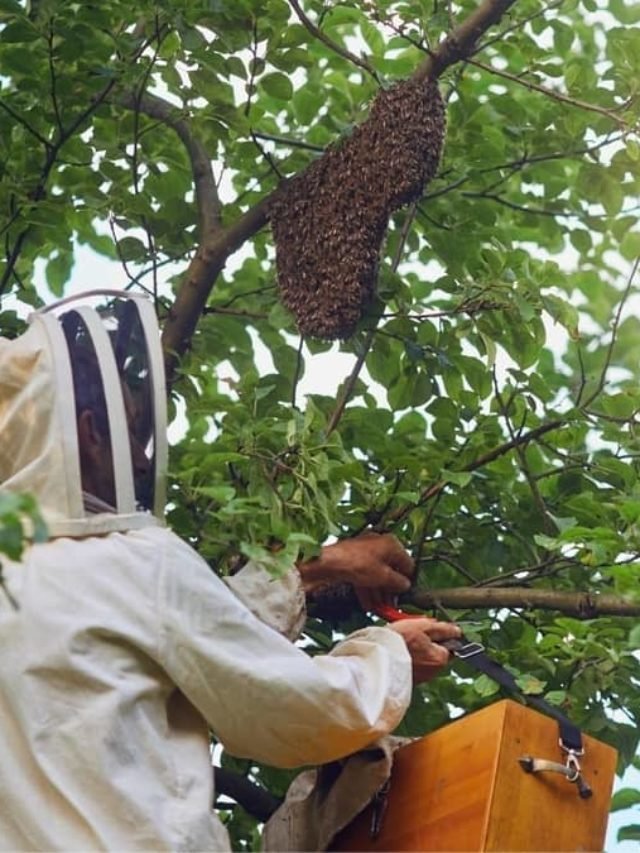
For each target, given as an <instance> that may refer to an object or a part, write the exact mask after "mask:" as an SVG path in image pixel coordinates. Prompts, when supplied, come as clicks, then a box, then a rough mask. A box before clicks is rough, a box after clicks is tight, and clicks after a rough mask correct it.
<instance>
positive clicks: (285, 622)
mask: <svg viewBox="0 0 640 853" xmlns="http://www.w3.org/2000/svg"><path fill="white" fill-rule="evenodd" d="M100 305H101V307H100V308H94V307H91V304H89V302H88V301H87V300H86V299H84V300H80V301H74V300H65V301H63V302H62V303H59V304H58V305H57V306H53V307H52V308H51V309H46V310H44V311H41V312H37V313H36V314H35V315H34V316H33V317H32V319H31V322H30V325H29V328H28V330H27V331H26V332H25V333H24V334H23V335H22V336H21V337H19V338H17V339H15V340H11V341H9V340H5V339H2V338H0V488H1V489H2V490H6V491H10V492H17V493H21V492H30V493H32V494H33V495H35V496H36V498H37V499H38V501H39V505H40V508H41V511H42V513H43V515H44V518H45V520H46V522H47V524H48V528H49V532H50V537H51V538H50V539H49V541H47V542H46V543H44V544H37V545H33V546H31V547H30V548H29V549H28V550H27V551H26V552H25V555H24V558H23V560H22V561H21V562H20V563H11V562H8V561H6V560H4V558H3V572H4V577H5V582H6V584H7V589H8V591H9V593H10V596H0V754H1V755H2V760H1V761H0V796H1V798H2V808H1V809H0V848H1V849H4V850H9V849H10V850H65V851H71V850H99V849H105V850H112V851H115V850H125V849H126V850H171V851H180V850H183V851H187V850H189V851H192V850H209V851H210V850H228V849H229V840H228V837H227V834H226V831H225V829H224V828H223V826H222V824H221V822H220V821H219V820H218V818H217V817H216V815H215V813H214V812H213V810H212V803H213V799H214V791H213V778H212V772H211V757H210V731H212V732H213V733H214V734H215V736H216V737H217V738H218V739H219V740H220V741H221V742H222V744H223V745H224V747H225V749H227V750H228V751H229V752H230V753H232V754H234V755H237V756H241V757H247V758H252V759H255V760H257V761H261V762H265V763H268V764H271V765H275V766H279V767H294V766H297V765H305V764H319V763H324V762H327V761H331V760H334V759H336V758H339V757H341V756H344V755H347V754H349V753H352V752H355V751H357V750H358V749H360V748H362V747H364V746H366V745H367V744H369V743H370V742H372V741H373V740H375V739H376V738H377V737H378V736H380V735H384V734H386V733H388V732H390V731H392V730H393V729H394V727H395V726H396V725H397V724H398V722H399V721H400V719H401V718H402V715H403V714H404V712H405V709H406V708H407V705H408V703H409V698H410V692H411V685H412V666H413V670H414V673H417V674H418V676H419V677H420V678H425V677H429V676H430V675H431V674H433V673H434V672H435V671H436V670H437V669H438V668H439V667H440V666H442V665H443V664H444V663H445V662H446V660H447V652H446V651H445V650H444V649H443V648H442V647H440V646H438V645H436V644H435V643H434V642H432V640H437V639H445V638H448V637H452V636H457V634H458V629H457V628H455V627H454V626H451V625H446V624H442V623H439V622H435V621H434V620H427V619H424V620H415V621H414V622H408V621H404V622H400V623H397V625H395V626H394V627H393V629H389V628H382V627H372V628H367V629H365V630H362V631H358V632H356V633H354V634H352V635H351V636H349V637H348V638H347V639H346V640H344V641H343V642H341V643H339V644H338V645H337V646H336V647H335V649H334V650H333V651H332V653H331V654H329V655H326V656H321V657H314V658H311V657H309V656H308V655H307V654H305V652H304V651H302V650H301V649H299V648H297V647H296V646H295V645H294V644H293V643H292V642H291V641H290V639H287V637H293V636H294V635H295V634H296V632H297V631H298V630H299V629H300V627H301V625H302V623H303V620H304V590H305V588H306V589H307V590H309V589H313V588H315V587H316V586H317V585H319V584H327V583H329V584H330V583H335V582H344V581H349V582H351V583H352V584H354V586H356V587H357V588H358V590H359V591H360V593H361V595H362V596H364V598H365V599H366V597H367V596H371V597H373V598H378V599H384V598H385V597H386V598H388V597H389V596H392V595H394V594H397V593H398V592H400V591H402V590H403V589H405V588H406V587H407V586H408V583H409V581H408V580H407V576H408V575H409V574H410V573H411V561H410V560H409V558H408V557H407V555H406V554H405V552H404V551H403V550H402V549H401V548H400V546H399V545H398V543H397V542H396V541H395V540H394V539H392V538H391V537H386V536H379V537H375V536H368V537H363V538H361V539H359V540H358V539H355V540H351V541H348V542H344V543H337V544H335V545H332V546H330V547H329V548H326V549H324V550H323V551H322V553H321V555H320V557H318V558H317V559H315V560H313V561H311V562H310V563H307V564H304V565H303V566H301V567H299V569H292V571H291V572H290V574H289V575H288V576H287V577H285V578H284V579H282V580H281V581H271V579H270V578H269V577H268V575H267V574H266V572H265V571H264V570H263V569H261V567H260V566H257V565H255V564H249V565H248V566H246V567H245V568H244V569H243V570H242V571H241V572H240V573H239V574H238V575H236V576H235V577H234V578H231V579H230V580H229V583H228V584H225V583H224V582H223V581H222V580H220V579H219V578H218V577H216V576H215V575H214V574H213V572H212V571H211V570H210V568H209V567H208V566H207V564H206V563H205V562H204V561H203V560H202V559H201V558H200V557H199V556H198V555H197V554H196V553H195V552H194V551H193V550H192V548H190V547H189V545H187V544H186V543H184V542H182V541H181V540H180V539H179V538H178V537H177V536H175V535H174V534H173V533H171V532H170V531H169V530H167V528H166V527H164V526H163V524H162V517H163V511H164V502H165V496H164V477H165V470H166V461H167V442H166V410H165V388H164V381H163V371H162V358H161V351H160V345H159V334H158V328H157V325H156V319H155V314H154V311H153V308H152V306H151V305H150V303H149V302H148V301H147V300H145V299H143V298H141V297H132V296H129V295H127V294H124V295H117V294H113V293H109V292H104V293H103V294H102V295H101V296H100ZM11 599H13V601H12V600H11ZM258 617H259V618H258Z"/></svg>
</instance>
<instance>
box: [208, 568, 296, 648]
mask: <svg viewBox="0 0 640 853" xmlns="http://www.w3.org/2000/svg"><path fill="white" fill-rule="evenodd" d="M224 582H225V583H226V585H227V586H228V587H229V589H230V590H231V591H232V592H233V594H234V595H235V596H237V598H239V599H240V601H241V602H242V603H243V604H244V605H245V606H246V607H248V608H249V610H250V611H251V612H252V613H253V615H254V616H257V617H258V619H260V620H261V621H262V622H264V623H265V625H269V627H270V628H273V629H274V631H277V632H278V633H279V634H282V635H283V636H284V637H286V638H287V639H289V640H295V639H297V638H298V637H299V636H300V632H301V631H302V629H303V627H304V623H305V619H306V616H307V609H306V604H305V598H304V590H303V588H302V578H301V577H300V574H299V572H298V570H297V569H296V568H292V569H291V571H289V572H287V574H286V575H283V576H282V577H279V578H275V577H274V576H273V575H271V574H269V572H268V571H267V570H266V569H265V568H264V566H261V565H260V564H259V563H254V562H253V561H252V560H250V561H249V562H248V563H247V564H246V565H245V566H243V567H242V568H241V569H240V571H239V572H238V573H237V574H235V575H231V576H230V577H228V578H224Z"/></svg>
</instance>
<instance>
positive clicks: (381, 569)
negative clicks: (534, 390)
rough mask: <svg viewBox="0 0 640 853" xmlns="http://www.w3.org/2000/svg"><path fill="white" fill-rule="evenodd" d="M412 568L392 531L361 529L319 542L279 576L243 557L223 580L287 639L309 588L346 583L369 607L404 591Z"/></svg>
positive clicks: (299, 623)
mask: <svg viewBox="0 0 640 853" xmlns="http://www.w3.org/2000/svg"><path fill="white" fill-rule="evenodd" d="M413 571H414V566H413V561H412V559H411V557H410V556H409V555H408V554H407V552H406V551H405V550H404V548H403V547H402V546H401V544H400V542H399V541H398V540H397V539H396V538H395V536H391V535H390V534H378V533H364V534H362V535H360V536H355V537H353V538H351V539H344V540H341V541H340V542H336V543H334V544H332V545H327V546H325V547H323V548H322V549H321V550H320V553H319V555H318V557H316V558H314V559H312V560H308V561H306V562H303V563H300V564H299V565H298V566H297V568H292V570H291V571H290V572H288V573H287V574H286V575H284V577H282V578H278V579H274V578H273V576H272V575H270V574H269V572H268V571H267V570H266V569H265V568H264V567H262V566H260V564H258V563H254V562H249V563H247V565H246V566H244V567H243V568H242V569H241V570H240V571H239V572H238V573H237V574H236V575H233V576H232V577H229V578H225V583H226V584H227V586H228V587H229V588H230V589H231V590H232V591H233V593H234V595H236V596H237V597H238V598H239V599H240V600H241V601H242V602H243V603H244V604H245V605H246V606H247V607H248V608H249V610H251V612H252V613H253V614H254V615H255V616H257V617H258V618H259V619H261V620H262V621H263V622H265V623H266V624H267V625H269V626H270V627H272V628H274V629H275V630H276V631H278V632H279V633H281V634H283V635H284V636H285V637H288V638H289V639H290V640H292V639H295V638H296V637H297V636H298V635H299V634H300V632H301V630H302V627H303V625H304V622H305V618H306V609H305V596H306V595H308V594H309V593H314V592H317V591H318V590H320V589H322V588H329V587H332V586H336V585H338V584H350V585H351V586H353V588H354V591H355V593H356V596H357V597H358V600H359V601H360V604H361V605H362V608H363V609H364V610H371V609H373V608H374V607H375V606H376V605H378V604H390V603H392V601H393V598H394V597H396V596H398V595H399V594H400V593H402V592H406V591H407V590H408V589H409V587H410V585H411V582H410V578H411V577H412V575H413Z"/></svg>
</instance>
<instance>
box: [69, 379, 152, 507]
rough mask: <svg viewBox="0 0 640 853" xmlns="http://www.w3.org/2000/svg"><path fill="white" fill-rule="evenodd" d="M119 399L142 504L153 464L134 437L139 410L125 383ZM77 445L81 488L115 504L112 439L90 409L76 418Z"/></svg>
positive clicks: (146, 494) (149, 487) (146, 493)
mask: <svg viewBox="0 0 640 853" xmlns="http://www.w3.org/2000/svg"><path fill="white" fill-rule="evenodd" d="M122 398H123V402H124V407H125V412H126V415H127V427H128V429H129V443H130V446H131V461H132V464H133V478H134V483H135V491H136V496H137V497H138V500H139V501H140V502H141V503H144V502H145V498H147V497H148V495H149V493H150V490H151V489H152V482H151V479H152V465H151V462H150V461H149V459H148V458H147V455H146V453H145V451H144V448H143V447H142V445H141V444H140V441H139V440H138V438H137V437H136V431H135V427H136V420H137V417H138V413H137V409H136V404H135V400H134V398H133V395H132V393H131V391H130V390H129V388H128V386H127V385H126V383H125V382H123V383H122ZM78 444H79V449H80V469H81V473H82V488H83V490H84V491H85V492H88V493H89V494H91V495H93V496H94V497H97V498H100V500H103V501H105V502H106V503H108V504H109V505H110V506H115V505H116V490H115V478H114V473H113V454H112V452H111V441H110V440H109V438H108V436H107V435H106V434H105V431H104V428H103V427H101V423H100V418H99V417H98V416H97V414H96V412H94V411H92V410H91V409H85V410H84V411H82V412H81V413H80V416H79V418H78Z"/></svg>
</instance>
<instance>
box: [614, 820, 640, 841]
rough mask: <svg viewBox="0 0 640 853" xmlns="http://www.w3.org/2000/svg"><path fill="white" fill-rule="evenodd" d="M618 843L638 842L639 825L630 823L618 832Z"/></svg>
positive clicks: (639, 835) (639, 839)
mask: <svg viewBox="0 0 640 853" xmlns="http://www.w3.org/2000/svg"><path fill="white" fill-rule="evenodd" d="M617 840H618V841H640V824H639V823H630V824H628V825H627V826H622V827H620V829H619V830H618V835H617Z"/></svg>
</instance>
